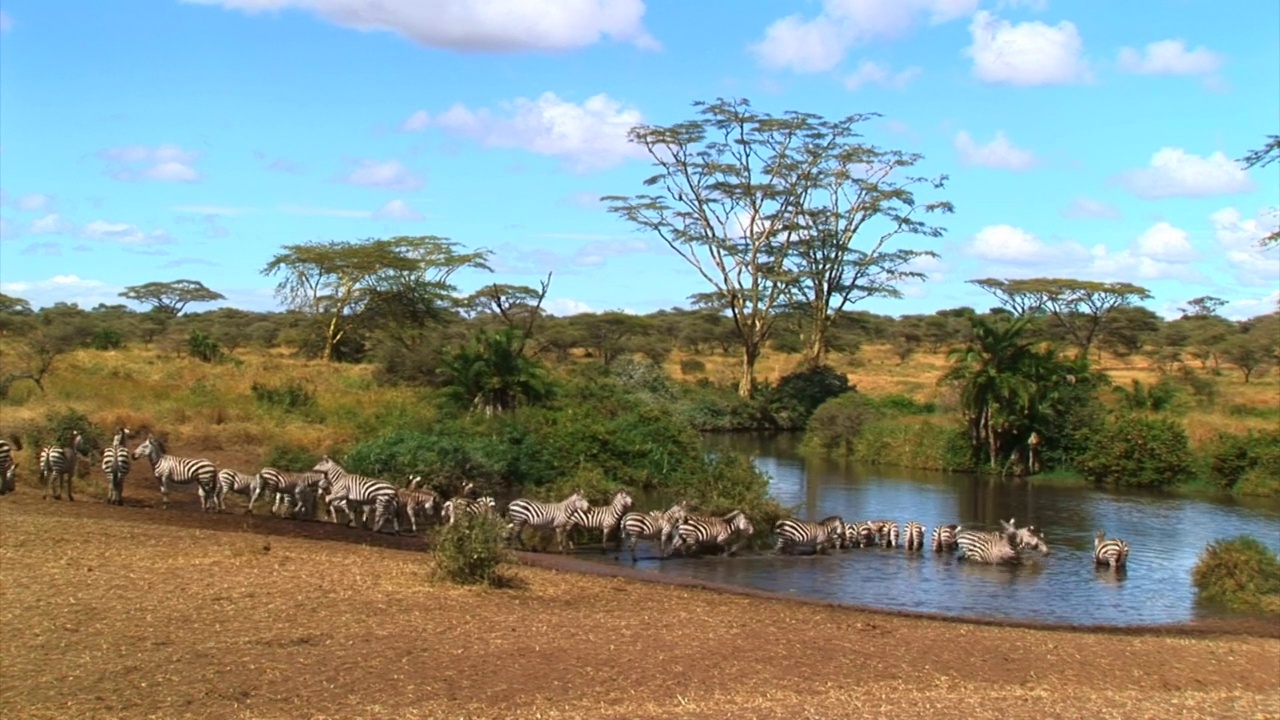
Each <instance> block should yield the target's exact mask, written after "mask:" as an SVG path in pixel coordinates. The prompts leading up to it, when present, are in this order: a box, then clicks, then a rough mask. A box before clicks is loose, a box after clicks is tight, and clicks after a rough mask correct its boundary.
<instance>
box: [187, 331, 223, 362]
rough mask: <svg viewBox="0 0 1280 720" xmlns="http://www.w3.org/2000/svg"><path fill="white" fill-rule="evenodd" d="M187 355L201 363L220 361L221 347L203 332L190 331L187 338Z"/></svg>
mask: <svg viewBox="0 0 1280 720" xmlns="http://www.w3.org/2000/svg"><path fill="white" fill-rule="evenodd" d="M187 353H188V354H190V355H191V357H193V358H196V359H197V360H199V361H201V362H207V363H212V362H217V361H218V360H221V359H222V346H221V345H219V344H218V341H216V340H214V339H213V338H211V337H209V336H208V335H206V334H204V333H203V332H200V331H199V330H192V331H191V334H190V335H188V336H187Z"/></svg>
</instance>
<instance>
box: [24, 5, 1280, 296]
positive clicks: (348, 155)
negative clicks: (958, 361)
mask: <svg viewBox="0 0 1280 720" xmlns="http://www.w3.org/2000/svg"><path fill="white" fill-rule="evenodd" d="M1277 28H1280V4H1277V3H1270V2H1258V1H1257V0H1214V1H1212V2H1210V1H1208V0H1143V2H1140V3H1136V2H1124V3H1121V2H1099V1H1098V0H1090V1H1086V0H1077V1H1074V2H1068V1H1067V0H824V1H822V2H803V1H792V2H781V1H779V2H767V3H766V2H741V1H740V0H733V1H732V2H731V1H729V0H706V1H705V2H696V3H692V2H676V1H675V0H665V1H660V0H650V1H649V2H644V0H538V1H537V2H532V1H528V2H524V1H522V0H423V1H421V2H418V1H415V0H114V1H108V2H95V3H87V2H68V1H67V0H0V192H2V197H0V291H2V292H4V293H6V294H9V295H15V296H18V297H22V298H25V299H27V300H29V301H30V302H31V303H32V304H33V305H35V306H37V307H40V306H47V305H51V304H53V303H55V302H76V303H79V304H80V305H81V306H82V307H86V308H91V307H93V306H95V305H97V304H98V303H104V302H105V303H118V302H123V301H122V300H121V298H119V297H118V295H117V294H118V293H119V292H120V290H121V289H122V288H124V287H126V286H129V285H137V284H141V283H144V282H150V281H164V280H176V279H179V278H191V279H196V280H199V281H201V282H203V283H205V284H206V285H208V286H209V287H210V288H212V289H214V290H217V291H219V292H221V293H223V294H225V295H226V296H227V301H226V302H225V303H222V304H225V305H230V306H233V307H239V308H244V309H252V310H272V309H279V308H280V305H279V303H278V302H277V300H276V298H275V296H274V286H275V279H273V278H271V277H265V276H263V275H262V274H261V270H262V268H263V266H264V265H266V263H267V262H268V261H269V260H270V259H271V258H272V257H273V256H274V255H275V254H276V253H278V252H280V249H281V247H282V246H284V245H288V244H297V243H305V242H311V241H324V240H359V239H363V238H371V237H390V236H398V235H436V236H442V237H446V238H449V239H450V240H453V241H455V242H457V243H459V244H460V245H462V246H463V247H465V248H468V249H477V248H485V249H488V250H489V251H491V252H492V256H491V259H490V264H491V265H492V268H493V273H491V274H490V273H480V272H467V273H463V274H459V275H457V276H455V279H456V281H457V284H458V286H459V289H460V291H461V292H469V291H471V290H474V289H476V288H478V287H480V286H481V285H484V284H487V283H491V282H501V283H512V284H523V285H530V286H536V285H537V283H538V281H539V280H540V279H541V278H543V277H545V275H546V274H547V273H548V272H552V273H553V279H552V283H551V289H550V292H549V294H548V298H547V302H546V306H545V307H546V308H547V309H549V310H550V311H551V312H553V313H555V314H557V315H566V314H572V313H576V312H592V311H594V312H600V311H607V310H624V311H629V312H639V313H648V312H652V311H655V310H659V309H664V308H671V307H677V306H680V307H687V306H688V305H689V301H688V296H689V295H691V294H693V293H699V292H705V291H707V290H710V289H711V288H710V286H708V285H707V284H706V282H705V281H704V280H702V279H701V278H700V277H699V276H698V275H697V274H696V272H695V271H694V270H693V269H692V268H691V267H689V266H688V265H687V264H686V263H685V262H684V261H683V260H682V259H681V258H680V257H679V256H678V255H677V254H676V253H675V252H673V251H672V250H671V249H670V248H669V247H667V245H666V244H665V243H664V242H663V241H662V240H661V239H660V238H658V237H655V236H653V235H648V234H645V233H643V232H638V231H636V230H635V229H634V228H633V227H631V226H630V225H628V224H627V223H626V222H625V221H623V220H621V219H619V218H617V217H615V216H614V215H611V214H610V213H608V212H607V210H606V208H605V206H604V205H602V204H601V203H600V202H599V198H600V196H602V195H631V194H636V193H640V192H643V191H644V187H643V184H642V183H643V181H644V179H645V178H646V177H648V176H649V175H651V174H652V173H653V168H652V166H651V165H650V164H649V162H648V160H647V159H646V157H645V155H644V153H643V152H642V151H641V150H640V149H639V148H637V147H636V146H634V145H632V144H629V143H628V142H627V139H626V136H627V130H628V129H629V128H630V127H632V126H634V125H637V124H641V123H644V124H653V125H670V124H673V123H677V122H681V121H684V120H688V119H692V118H693V117H694V116H695V109H694V108H693V107H692V103H693V102H695V101H699V100H706V101H710V100H715V99H716V98H720V97H725V98H729V97H735V98H747V99H749V100H750V101H751V103H752V106H753V107H754V108H755V109H757V110H760V111H764V112H770V113H778V114H780V113H783V112H786V111H789V110H799V111H804V112H811V113H816V114H819V115H822V116H825V117H828V118H832V119H835V118H839V117H843V116H846V115H851V114H855V113H879V114H880V117H878V118H876V119H873V120H870V121H868V122H866V123H864V124H863V125H862V126H861V129H862V132H863V134H864V135H865V140H866V141H867V142H870V143H874V144H876V145H878V146H880V147H883V148H887V149H897V150H903V151H906V152H912V153H920V154H922V155H923V156H924V159H923V160H922V161H921V162H920V164H919V165H918V167H917V171H918V172H919V173H920V174H923V175H930V176H933V175H944V174H945V175H947V176H949V181H948V184H947V186H946V188H945V189H943V190H939V191H936V192H934V191H928V192H922V193H921V194H920V199H921V200H950V201H951V202H953V203H954V204H955V208H956V210H955V213H954V214H953V215H949V216H945V217H943V218H940V219H939V220H938V222H939V223H940V224H942V225H943V226H944V227H945V228H946V233H945V235H944V236H943V237H941V238H937V239H924V238H911V237H908V238H904V239H902V240H901V241H900V242H899V243H898V244H897V245H895V246H891V247H901V248H912V249H929V250H933V251H935V252H937V253H938V254H939V258H938V259H937V260H931V261H927V262H921V263H919V264H918V265H917V266H916V268H915V269H917V270H919V271H921V272H924V273H926V274H927V275H928V280H927V281H925V282H919V283H912V284H909V285H907V286H904V287H903V288H902V289H903V292H904V295H905V296H904V297H903V298H901V299H874V300H868V301H865V302H863V303H862V304H860V305H858V306H857V307H858V309H865V310H870V311H873V312H879V313H884V314H889V315H905V314H913V313H929V312H933V311H935V310H939V309H944V308H950V307H957V306H960V305H969V306H972V307H975V308H979V309H985V308H988V307H991V306H992V305H994V304H995V303H994V300H993V299H992V298H991V297H990V296H988V295H986V294H985V293H984V292H982V291H981V290H979V289H977V288H975V287H973V286H972V285H968V284H966V282H965V281H966V280H970V279H975V278H986V277H997V278H1019V277H1046V276H1048V277H1074V278H1081V279H1090V280H1102V281H1124V282H1132V283H1136V284H1139V285H1142V286H1143V287H1146V288H1148V289H1149V290H1150V291H1151V292H1152V294H1153V296H1154V297H1153V298H1152V299H1151V300H1150V301H1149V302H1147V303H1146V305H1147V306H1148V307H1150V308H1151V309H1152V310H1155V311H1156V312H1159V313H1161V314H1163V315H1166V316H1176V315H1177V308H1178V307H1180V306H1184V305H1185V303H1186V301H1187V300H1189V299H1192V298H1195V297H1199V296H1203V295H1212V296H1216V297H1220V298H1223V299H1225V300H1228V301H1229V302H1230V304H1229V305H1228V306H1227V307H1226V309H1225V310H1224V311H1223V312H1224V314H1226V315H1228V316H1229V317H1234V318H1244V317H1249V316H1252V315H1256V314H1260V313H1265V312H1270V311H1273V310H1275V308H1276V302H1277V299H1278V298H1280V253H1278V252H1277V250H1275V249H1272V250H1271V251H1269V252H1263V251H1261V250H1259V249H1258V248H1257V246H1256V241H1257V239H1258V238H1260V237H1261V236H1263V235H1265V234H1267V233H1268V232H1270V231H1271V230H1272V229H1274V228H1275V227H1276V226H1277V223H1278V222H1280V216H1278V215H1277V211H1276V206H1277V205H1280V163H1276V164H1274V165H1271V166H1270V167H1268V168H1265V169H1258V168H1255V169H1253V170H1250V171H1246V170H1244V169H1243V167H1242V166H1241V165H1240V164H1239V163H1238V162H1237V161H1236V160H1235V159H1236V158H1240V157H1242V156H1243V155H1245V154H1246V153H1247V152H1249V151H1250V150H1252V149H1255V148H1257V147H1260V146H1261V145H1263V144H1264V142H1265V140H1266V136H1267V135H1270V134H1276V133H1280V33H1278V32H1277ZM216 306H217V305H206V306H192V308H191V309H208V308H211V307H216Z"/></svg>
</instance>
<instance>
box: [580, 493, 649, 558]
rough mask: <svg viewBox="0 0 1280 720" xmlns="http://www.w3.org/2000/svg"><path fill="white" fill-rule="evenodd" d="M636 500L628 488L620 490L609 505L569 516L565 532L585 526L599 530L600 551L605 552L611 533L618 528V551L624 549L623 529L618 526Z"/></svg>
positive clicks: (588, 528) (590, 508)
mask: <svg viewBox="0 0 1280 720" xmlns="http://www.w3.org/2000/svg"><path fill="white" fill-rule="evenodd" d="M633 504H635V501H633V500H632V499H631V495H630V494H628V493H627V491H626V490H619V491H618V492H616V493H614V494H613V499H612V500H610V501H609V504H608V505H600V506H598V507H589V508H587V509H586V510H580V511H578V512H575V513H573V514H572V515H570V516H569V527H568V529H567V530H566V531H565V532H572V531H573V529H574V528H578V527H580V528H585V529H587V530H599V531H600V534H601V537H600V552H601V553H605V552H608V550H609V535H611V534H612V533H613V531H614V530H618V551H619V552H621V551H622V531H621V530H620V529H619V528H618V524H619V523H620V522H622V516H623V515H626V514H627V511H628V510H630V509H631V506H632V505H633Z"/></svg>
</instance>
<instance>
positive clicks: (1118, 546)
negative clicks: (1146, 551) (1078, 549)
mask: <svg viewBox="0 0 1280 720" xmlns="http://www.w3.org/2000/svg"><path fill="white" fill-rule="evenodd" d="M1128 562H1129V543H1127V542H1125V541H1124V540H1121V539H1120V538H1111V539H1110V540H1108V539H1107V534H1106V533H1105V532H1103V531H1101V530H1099V531H1098V533H1097V534H1096V535H1094V536H1093V564H1094V565H1107V566H1109V567H1110V568H1111V569H1112V570H1115V569H1116V568H1123V567H1124V566H1125V565H1126V564H1127V563H1128Z"/></svg>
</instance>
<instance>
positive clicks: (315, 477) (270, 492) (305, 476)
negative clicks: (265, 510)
mask: <svg viewBox="0 0 1280 720" xmlns="http://www.w3.org/2000/svg"><path fill="white" fill-rule="evenodd" d="M323 479H324V473H322V472H317V471H315V470H307V471H304V472H289V471H286V470H277V469H276V468H273V467H264V468H262V469H261V470H259V471H258V475H257V477H256V478H255V480H256V482H255V483H254V488H253V491H252V492H251V493H250V495H249V505H248V507H246V508H245V513H252V512H253V508H254V506H255V505H256V504H257V503H258V498H260V497H264V496H266V497H267V498H268V499H269V500H270V502H271V514H272V515H279V514H280V508H281V507H283V508H284V509H285V512H289V503H290V501H292V502H293V505H294V508H293V511H294V516H295V517H296V516H297V515H298V514H299V512H302V511H305V509H306V503H305V502H302V499H301V498H300V497H299V496H302V495H308V492H307V491H308V490H315V489H317V488H318V487H319V486H320V481H321V480H323Z"/></svg>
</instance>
